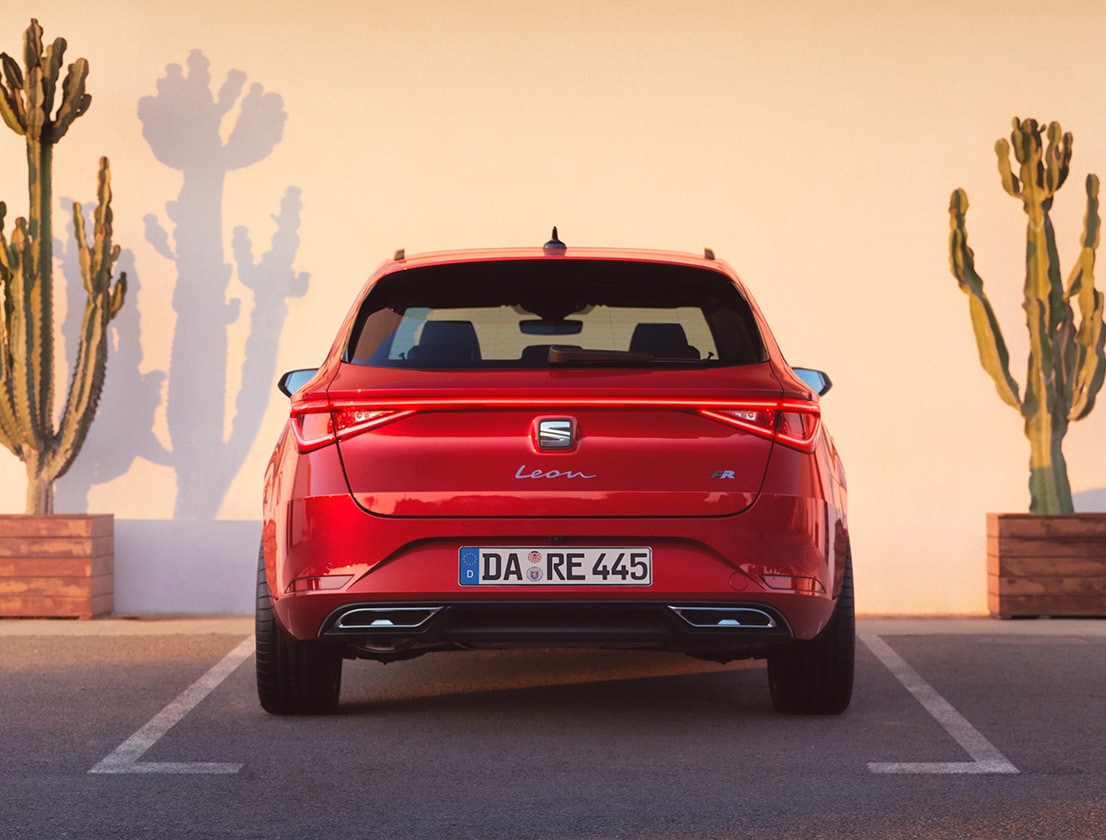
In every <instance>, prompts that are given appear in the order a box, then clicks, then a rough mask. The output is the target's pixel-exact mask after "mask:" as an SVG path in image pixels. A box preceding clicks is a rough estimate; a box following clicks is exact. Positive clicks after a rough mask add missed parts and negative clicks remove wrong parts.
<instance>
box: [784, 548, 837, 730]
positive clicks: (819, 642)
mask: <svg viewBox="0 0 1106 840" xmlns="http://www.w3.org/2000/svg"><path fill="white" fill-rule="evenodd" d="M855 659H856V617H855V607H854V604H853V569H852V553H851V551H850V552H847V553H846V559H845V577H844V580H843V581H842V583H841V594H840V595H839V596H838V597H837V606H836V607H834V610H833V615H832V616H831V617H830V620H829V623H828V624H827V625H826V626H825V627H824V628H822V632H821V633H819V634H818V635H817V636H815V637H814V638H813V639H810V640H809V641H806V640H804V641H798V642H793V643H791V644H790V645H788V646H787V647H783V648H780V649H778V650H775V651H773V652H771V653H770V654H768V690H769V693H770V694H771V696H772V708H774V709H775V710H776V711H777V712H781V713H783V714H789V715H839V714H841V713H842V712H844V711H845V710H846V709H847V708H849V703H850V702H851V700H852V696H853V667H854V664H855Z"/></svg>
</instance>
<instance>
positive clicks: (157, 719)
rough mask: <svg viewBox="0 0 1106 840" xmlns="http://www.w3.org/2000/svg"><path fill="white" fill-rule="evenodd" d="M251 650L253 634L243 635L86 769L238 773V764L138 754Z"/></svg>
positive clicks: (215, 686) (232, 669)
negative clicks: (147, 757) (147, 758)
mask: <svg viewBox="0 0 1106 840" xmlns="http://www.w3.org/2000/svg"><path fill="white" fill-rule="evenodd" d="M252 653H253V636H250V637H248V638H246V639H245V640H244V641H243V642H242V643H241V644H239V645H238V647H236V648H235V649H234V650H232V651H231V652H230V653H228V654H227V655H226V656H224V657H223V658H222V659H221V660H220V661H219V662H218V663H217V664H216V665H215V666H214V667H212V668H211V670H209V671H208V672H207V673H206V674H204V675H203V676H202V677H200V678H199V679H198V680H196V682H194V683H192V685H190V686H189V687H188V688H186V689H185V690H184V691H183V692H181V694H180V695H179V696H178V697H177V698H176V699H175V700H173V701H172V702H171V703H170V704H169V705H168V706H166V707H165V708H164V709H162V710H161V711H160V712H158V713H157V714H156V715H154V716H153V717H152V718H151V719H150V721H149V723H147V724H146V725H145V726H143V727H142V728H141V729H139V730H138V731H137V732H135V733H134V734H133V735H132V736H131V737H130V738H128V739H127V740H126V741H124V742H123V743H122V744H120V745H119V746H118V747H116V748H115V750H114V752H112V753H111V755H109V756H107V757H106V758H104V759H103V760H101V761H100V762H99V763H98V764H96V765H95V766H94V767H93V768H92V769H91V770H89V771H88V772H89V773H237V772H238V771H239V770H241V769H242V765H241V764H223V763H218V762H207V761H187V762H180V761H146V762H139V760H138V759H139V758H141V757H142V755H143V754H144V753H145V752H146V751H147V750H148V749H150V747H152V746H153V745H154V744H156V743H157V742H158V741H159V740H161V738H162V737H163V736H164V735H165V733H166V732H168V731H169V730H170V729H172V728H173V727H174V726H175V725H176V724H177V723H179V722H180V721H181V719H182V718H184V716H185V715H187V714H188V713H189V712H190V711H192V709H194V708H195V707H196V706H197V705H198V704H199V703H200V701H201V700H203V699H204V698H205V697H207V695H209V694H210V693H211V692H212V691H214V690H215V689H216V688H217V687H218V685H219V684H220V683H221V682H222V681H223V680H225V679H226V678H227V677H229V676H230V675H231V674H232V673H234V670H235V669H236V668H237V667H238V666H239V665H241V664H242V663H243V662H245V661H246V660H247V659H248V658H249V657H250V655H251V654H252Z"/></svg>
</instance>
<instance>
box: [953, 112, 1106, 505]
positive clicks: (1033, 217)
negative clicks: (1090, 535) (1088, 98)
mask: <svg viewBox="0 0 1106 840" xmlns="http://www.w3.org/2000/svg"><path fill="white" fill-rule="evenodd" d="M1041 135H1042V132H1041V129H1040V127H1039V126H1038V124H1037V122H1036V121H1035V120H1025V121H1024V122H1023V121H1021V120H1018V119H1017V118H1015V119H1014V130H1013V132H1012V133H1011V135H1010V139H1011V141H1012V144H1013V151H1014V156H1015V158H1016V160H1017V162H1018V164H1020V169H1019V171H1018V173H1017V174H1015V172H1014V170H1013V167H1012V166H1011V162H1010V149H1011V143H1008V142H1007V141H1006V140H1005V139H1000V140H999V141H998V142H997V143H996V144H995V153H996V154H997V156H998V168H999V174H1000V176H1001V178H1002V185H1003V187H1004V188H1005V189H1006V192H1008V193H1009V194H1010V195H1011V196H1014V197H1015V198H1020V199H1021V200H1022V206H1023V209H1024V210H1025V213H1026V216H1027V217H1028V221H1027V225H1026V254H1025V263H1026V266H1025V268H1026V271H1025V304H1024V306H1025V313H1026V323H1027V325H1028V328H1029V369H1028V376H1027V379H1026V383H1025V392H1024V394H1022V393H1020V391H1019V388H1018V383H1017V382H1016V381H1015V380H1014V378H1013V377H1012V376H1011V375H1010V365H1009V361H1010V359H1009V353H1008V351H1007V349H1006V342H1005V341H1004V340H1003V337H1002V329H1001V328H1000V326H999V324H998V321H997V319H996V317H995V313H994V310H993V309H992V308H991V303H990V301H989V300H988V299H987V295H986V294H985V292H984V291H983V280H982V279H981V278H980V276H979V275H978V274H977V273H976V270H975V255H974V254H973V252H972V249H971V248H970V247H968V232H967V228H966V227H965V217H966V215H967V212H968V196H967V194H966V193H965V192H964V190H962V189H957V190H954V191H953V193H952V197H951V199H950V201H949V214H950V217H951V218H950V223H949V224H950V234H949V258H950V264H951V268H952V273H953V275H954V276H955V277H956V279H957V281H958V282H959V284H960V288H961V289H962V290H963V291H964V292H965V293H966V294H967V295H968V303H969V308H970V312H971V318H972V326H973V328H974V330H975V338H976V345H977V347H978V349H979V360H980V363H981V364H982V365H983V368H984V369H985V370H986V371H987V373H988V374H990V376H991V378H992V379H993V380H994V383H995V387H996V389H997V390H998V394H999V396H1000V397H1001V398H1002V399H1003V401H1005V402H1006V403H1008V404H1009V405H1011V406H1013V407H1014V408H1015V409H1017V410H1018V411H1019V412H1020V413H1021V415H1022V417H1023V419H1024V422H1025V434H1026V437H1028V438H1029V443H1030V462H1029V492H1030V498H1031V502H1030V508H1029V512H1030V513H1040V514H1046V513H1049V514H1051V513H1072V512H1073V511H1074V507H1073V505H1072V498H1071V486H1070V484H1069V483H1068V474H1067V465H1066V463H1065V461H1064V454H1063V451H1062V449H1061V445H1062V443H1063V439H1064V435H1065V434H1066V433H1067V430H1068V425H1069V424H1070V423H1072V422H1074V421H1076V420H1081V419H1083V418H1084V417H1086V416H1087V415H1088V414H1089V413H1090V412H1091V409H1092V408H1094V400H1095V395H1096V394H1097V393H1098V391H1099V389H1100V388H1101V387H1102V382H1103V378H1104V376H1106V356H1104V354H1103V344H1104V342H1106V330H1104V329H1103V318H1102V312H1103V297H1102V294H1101V293H1100V292H1098V291H1096V290H1095V287H1094V258H1095V250H1096V249H1097V247H1098V241H1099V228H1100V224H1101V220H1100V218H1099V213H1098V187H1099V181H1098V177H1097V176H1095V175H1088V176H1087V181H1086V191H1087V210H1086V215H1085V216H1084V219H1083V236H1082V239H1081V240H1080V251H1079V255H1078V257H1077V260H1076V264H1075V266H1074V267H1073V268H1072V271H1071V274H1070V275H1069V276H1068V280H1067V283H1066V284H1065V283H1064V282H1063V281H1062V280H1061V275H1060V260H1059V255H1058V252H1057V249H1056V235H1055V232H1054V230H1053V227H1052V221H1051V219H1050V218H1049V211H1050V210H1051V209H1052V202H1053V198H1054V197H1055V195H1056V192H1057V191H1058V190H1059V189H1060V187H1061V186H1063V184H1064V181H1065V180H1066V179H1067V176H1068V170H1069V166H1070V163H1071V147H1072V135H1071V133H1070V132H1067V133H1065V132H1063V131H1062V130H1061V128H1060V124H1059V123H1056V122H1053V123H1050V124H1049V126H1048V129H1047V132H1046V137H1047V140H1048V145H1047V147H1046V146H1045V145H1044V143H1043V140H1042V136H1041ZM1073 300H1074V301H1075V303H1076V305H1077V306H1078V308H1079V314H1080V323H1079V327H1078V329H1077V328H1076V326H1075V317H1074V313H1073V309H1072V302H1073Z"/></svg>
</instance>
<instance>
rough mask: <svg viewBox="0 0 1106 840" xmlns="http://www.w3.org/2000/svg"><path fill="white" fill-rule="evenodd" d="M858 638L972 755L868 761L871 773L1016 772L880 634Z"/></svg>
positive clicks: (1015, 768) (1016, 769)
mask: <svg viewBox="0 0 1106 840" xmlns="http://www.w3.org/2000/svg"><path fill="white" fill-rule="evenodd" d="M860 640H861V641H862V642H864V644H865V645H866V646H867V648H868V650H870V651H871V652H872V653H874V654H875V655H876V658H877V659H879V661H880V662H882V663H883V664H884V665H885V666H886V667H887V670H888V671H890V672H891V673H892V674H894V676H895V679H897V680H898V681H899V682H900V683H902V684H903V687H904V688H906V690H907V691H909V692H910V693H911V694H913V695H914V699H915V700H917V701H918V702H919V703H921V704H922V708H924V709H925V710H926V711H927V712H929V713H930V715H932V716H933V719H934V720H936V721H937V722H938V723H939V724H941V726H942V727H943V728H944V730H945V731H946V732H948V733H949V735H951V736H952V737H953V740H955V741H956V743H958V744H959V745H960V746H961V747H963V748H964V750H965V751H966V752H967V753H968V755H969V756H971V759H972V760H971V761H954V762H869V764H868V769H869V770H871V771H872V772H873V773H1017V772H1019V771H1018V768H1017V767H1015V766H1014V765H1013V764H1011V763H1010V762H1009V761H1007V760H1006V757H1005V756H1004V755H1003V754H1002V753H1000V752H999V751H998V750H997V749H995V747H994V745H993V744H991V742H990V741H988V740H987V739H986V738H984V737H983V735H982V734H981V733H980V732H979V730H977V729H976V728H975V727H974V726H972V725H971V724H970V723H968V721H967V719H966V718H965V717H964V716H963V715H961V714H960V713H959V712H958V711H956V709H954V708H953V707H952V706H951V705H950V704H949V702H948V701H947V700H945V698H943V697H942V696H941V695H940V694H938V693H937V692H936V691H935V690H934V688H933V686H931V685H930V684H929V683H927V682H926V681H925V680H924V679H922V677H921V675H919V674H918V672H917V671H915V670H914V669H913V668H911V667H910V665H908V664H907V662H906V660H905V659H903V658H902V657H901V656H899V655H898V654H897V653H895V651H893V650H891V646H890V645H889V644H887V642H885V641H883V639H881V638H880V637H879V636H872V635H863V636H861V637H860Z"/></svg>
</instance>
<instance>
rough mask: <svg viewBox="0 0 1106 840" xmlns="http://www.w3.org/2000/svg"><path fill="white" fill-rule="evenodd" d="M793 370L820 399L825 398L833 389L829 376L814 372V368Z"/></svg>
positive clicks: (818, 371)
mask: <svg viewBox="0 0 1106 840" xmlns="http://www.w3.org/2000/svg"><path fill="white" fill-rule="evenodd" d="M791 370H792V371H794V373H795V375H796V376H797V377H799V379H801V380H803V382H805V383H806V384H807V385H809V386H810V389H811V390H812V391H814V393H816V394H817V395H818V396H820V397H824V396H825V395H826V392H827V391H829V389H830V388H832V387H833V382H832V381H830V378H829V375H828V374H825V373H822V371H820V370H814V369H813V368H792V369H791Z"/></svg>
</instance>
